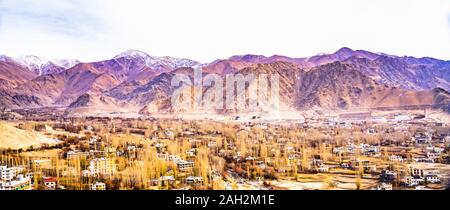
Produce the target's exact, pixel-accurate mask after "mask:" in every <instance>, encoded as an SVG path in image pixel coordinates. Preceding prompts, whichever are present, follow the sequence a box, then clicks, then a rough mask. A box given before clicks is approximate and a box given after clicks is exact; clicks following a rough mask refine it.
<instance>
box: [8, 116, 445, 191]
mask: <svg viewBox="0 0 450 210" xmlns="http://www.w3.org/2000/svg"><path fill="white" fill-rule="evenodd" d="M27 113H28V114H27ZM53 113H55V112H53ZM39 116H40V117H39ZM1 118H2V120H3V121H1V124H0V125H1V126H0V130H1V132H2V133H4V134H5V135H6V134H11V136H14V135H19V134H20V135H22V133H23V135H25V136H26V138H32V137H33V138H34V137H35V138H38V137H39V138H40V139H46V140H47V141H46V142H45V143H40V144H39V145H36V144H30V145H29V146H24V145H20V146H15V145H11V147H8V148H2V149H1V152H0V154H1V155H0V156H1V158H0V180H1V181H0V190H443V189H446V188H447V186H448V183H449V176H450V156H449V154H450V153H449V152H450V147H449V146H450V129H449V128H450V125H449V124H447V123H446V122H441V121H439V120H435V119H433V118H432V117H429V116H428V114H427V112H426V110H424V111H419V112H411V111H376V112H375V111H368V112H347V113H341V114H337V115H328V114H326V113H325V114H324V113H322V114H316V115H312V116H304V117H302V118H299V119H295V120H292V119H291V120H266V119H263V118H261V116H259V115H253V116H252V115H229V116H228V117H227V118H226V119H224V120H214V119H207V118H205V119H196V120H188V119H182V118H159V119H156V118H151V117H146V118H144V117H141V118H129V119H126V118H118V117H117V118H114V117H112V118H110V117H84V118H65V117H58V115H55V114H53V115H52V114H48V113H47V114H42V113H34V114H29V112H24V111H13V110H8V109H3V110H2V112H1ZM8 132H9V133H8ZM17 138H18V137H17ZM4 146H5V145H0V147H4Z"/></svg>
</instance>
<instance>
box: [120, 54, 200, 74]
mask: <svg viewBox="0 0 450 210" xmlns="http://www.w3.org/2000/svg"><path fill="white" fill-rule="evenodd" d="M120 58H125V59H141V60H143V61H144V62H145V65H146V66H147V67H149V68H152V69H155V70H159V69H162V68H164V67H169V68H171V69H177V68H182V67H196V66H201V64H200V63H199V62H197V61H194V60H190V59H186V58H174V57H170V56H162V57H158V56H150V55H148V54H147V53H145V52H142V51H139V50H128V51H125V52H123V53H120V54H119V55H117V56H115V57H114V59H120Z"/></svg>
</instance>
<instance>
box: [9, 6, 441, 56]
mask: <svg viewBox="0 0 450 210" xmlns="http://www.w3.org/2000/svg"><path fill="white" fill-rule="evenodd" d="M344 46H347V47H350V48H353V49H366V50H369V51H374V52H385V53H389V54H395V55H412V56H417V57H422V56H430V57H436V58H441V59H447V60H450V1H449V0H310V1H300V0H145V1H144V0H39V1H36V0H0V54H7V55H11V56H16V55H26V54H34V55H39V56H44V57H48V58H77V59H80V60H82V61H95V60H101V59H108V58H111V57H113V56H114V55H116V54H119V53H120V52H122V51H125V50H128V49H137V50H142V51H145V52H147V53H149V54H151V55H170V56H174V57H185V58H191V59H195V60H199V61H201V62H211V61H213V60H214V59H216V58H227V57H230V56H232V55H236V54H262V55H266V56H270V55H273V54H281V55H287V56H291V57H305V56H311V55H315V54H318V53H322V52H326V53H327V52H333V51H336V50H337V49H339V48H341V47H344Z"/></svg>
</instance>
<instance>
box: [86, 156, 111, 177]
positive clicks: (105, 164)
mask: <svg viewBox="0 0 450 210" xmlns="http://www.w3.org/2000/svg"><path fill="white" fill-rule="evenodd" d="M89 171H90V173H91V175H92V176H99V175H103V176H111V175H114V173H116V162H115V160H114V158H104V157H103V158H95V159H93V160H91V161H90V162H89Z"/></svg>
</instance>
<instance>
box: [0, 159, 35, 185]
mask: <svg viewBox="0 0 450 210" xmlns="http://www.w3.org/2000/svg"><path fill="white" fill-rule="evenodd" d="M22 172H23V168H22V167H8V166H5V165H3V166H0V190H31V189H32V185H31V179H30V177H26V176H24V175H23V174H21V173H22Z"/></svg>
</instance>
